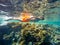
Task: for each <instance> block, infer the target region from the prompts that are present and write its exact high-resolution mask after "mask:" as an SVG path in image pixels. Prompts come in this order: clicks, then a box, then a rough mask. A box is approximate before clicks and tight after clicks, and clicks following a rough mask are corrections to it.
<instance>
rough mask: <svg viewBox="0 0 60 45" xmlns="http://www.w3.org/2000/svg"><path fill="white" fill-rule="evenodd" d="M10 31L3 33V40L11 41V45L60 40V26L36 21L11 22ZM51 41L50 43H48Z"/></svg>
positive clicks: (38, 44)
mask: <svg viewBox="0 0 60 45" xmlns="http://www.w3.org/2000/svg"><path fill="white" fill-rule="evenodd" d="M7 27H9V28H10V29H8V30H10V31H9V33H8V34H7V33H5V34H3V40H7V41H8V43H7V44H6V45H9V41H10V44H11V45H43V44H44V45H45V44H46V45H53V44H58V43H59V42H60V40H59V39H60V38H59V37H57V36H59V35H60V33H59V32H56V31H57V30H60V27H56V26H54V25H48V24H35V23H21V22H19V23H9V24H8V25H7ZM58 34H59V35H58ZM48 43H49V44H48Z"/></svg>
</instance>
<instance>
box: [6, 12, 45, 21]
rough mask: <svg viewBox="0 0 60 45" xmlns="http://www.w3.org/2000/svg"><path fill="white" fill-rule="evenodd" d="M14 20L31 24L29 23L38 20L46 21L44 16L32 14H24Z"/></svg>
mask: <svg viewBox="0 0 60 45" xmlns="http://www.w3.org/2000/svg"><path fill="white" fill-rule="evenodd" d="M12 19H14V20H20V21H21V22H29V21H35V20H37V19H39V20H44V16H34V15H33V14H31V13H28V12H22V13H21V15H20V16H18V17H13V18H12ZM12 19H9V20H12ZM7 21H8V20H7Z"/></svg>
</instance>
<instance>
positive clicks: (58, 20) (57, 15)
mask: <svg viewBox="0 0 60 45" xmlns="http://www.w3.org/2000/svg"><path fill="white" fill-rule="evenodd" d="M48 13H49V14H48ZM6 22H20V21H18V20H10V21H5V17H3V18H2V17H0V24H4V23H5V24H6ZM33 22H35V23H40V24H55V25H60V8H54V9H50V10H48V11H47V13H46V14H45V19H44V20H39V21H33Z"/></svg>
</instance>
